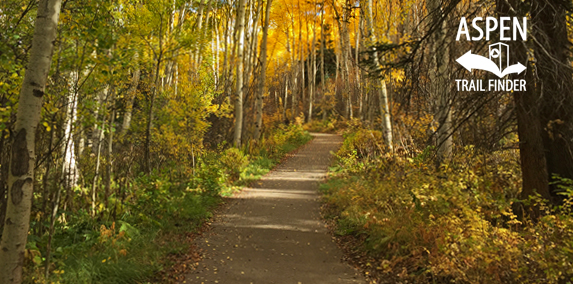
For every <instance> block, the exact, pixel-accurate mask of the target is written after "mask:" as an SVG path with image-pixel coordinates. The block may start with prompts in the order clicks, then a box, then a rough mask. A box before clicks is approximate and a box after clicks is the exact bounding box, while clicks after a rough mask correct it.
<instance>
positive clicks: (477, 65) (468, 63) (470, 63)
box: [456, 50, 526, 78]
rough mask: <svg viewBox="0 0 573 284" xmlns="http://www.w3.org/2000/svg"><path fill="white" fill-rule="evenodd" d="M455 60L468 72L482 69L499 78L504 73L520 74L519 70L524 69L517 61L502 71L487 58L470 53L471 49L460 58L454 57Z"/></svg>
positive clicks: (503, 75) (504, 74)
mask: <svg viewBox="0 0 573 284" xmlns="http://www.w3.org/2000/svg"><path fill="white" fill-rule="evenodd" d="M498 56H499V55H498ZM456 62H458V63H459V64H460V65H462V66H463V67H464V68H466V69H467V70H468V71H470V72H472V69H478V70H484V71H488V72H490V73H493V74H495V75H496V76H497V77H499V78H503V77H505V76H506V75H508V74H512V73H517V74H521V72H523V71H524V70H525V69H526V67H525V66H523V64H521V63H519V62H518V63H517V64H513V65H511V66H508V67H507V68H505V69H504V70H503V72H502V71H501V70H499V67H497V65H496V64H495V63H494V62H493V61H491V60H490V59H489V58H487V57H483V56H481V55H477V54H472V51H471V50H470V51H468V52H466V53H465V54H464V55H462V56H461V57H460V58H458V59H456Z"/></svg>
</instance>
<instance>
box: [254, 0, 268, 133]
mask: <svg viewBox="0 0 573 284" xmlns="http://www.w3.org/2000/svg"><path fill="white" fill-rule="evenodd" d="M271 4H272V0H267V7H266V8H265V25H264V26H263V39H262V42H261V56H260V58H261V76H260V77H259V81H258V83H259V85H258V90H257V98H256V101H255V111H256V119H255V137H254V138H255V140H257V141H258V140H259V139H260V137H261V128H262V126H263V93H264V90H265V80H266V75H267V37H268V31H269V17H270V13H271Z"/></svg>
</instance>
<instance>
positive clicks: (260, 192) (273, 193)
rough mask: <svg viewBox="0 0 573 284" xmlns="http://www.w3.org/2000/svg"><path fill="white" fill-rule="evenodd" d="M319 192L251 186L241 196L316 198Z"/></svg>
mask: <svg viewBox="0 0 573 284" xmlns="http://www.w3.org/2000/svg"><path fill="white" fill-rule="evenodd" d="M317 196H318V195H317V193H316V191H314V190H308V191H304V190H279V189H266V188H249V189H247V190H246V191H245V192H244V193H243V194H242V195H241V196H240V197H245V198H255V197H260V198H285V199H315V198H316V197H317Z"/></svg>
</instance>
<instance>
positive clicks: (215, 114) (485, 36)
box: [0, 0, 573, 284]
mask: <svg viewBox="0 0 573 284" xmlns="http://www.w3.org/2000/svg"><path fill="white" fill-rule="evenodd" d="M571 12H573V2H571V1H553V0H519V1H517V0H495V1H494V0H480V1H462V0H406V1H395V0H367V1H355V2H352V1H339V0H328V1H327V0H312V1H309V0H274V1H272V0H236V1H213V0H195V1H188V0H117V1H105V0H76V1H68V0H3V1H2V2H0V31H1V32H0V220H2V222H0V232H1V243H0V283H1V284H4V283H146V282H161V281H174V280H173V279H176V276H174V275H175V274H177V273H178V272H177V271H174V269H173V267H178V266H176V265H175V264H174V263H177V262H178V261H179V260H178V259H179V258H173V257H172V256H174V255H181V254H185V252H187V250H188V240H187V239H188V238H191V235H192V234H193V232H197V231H198V230H200V229H201V227H203V226H205V224H207V222H208V220H209V218H210V217H211V216H212V214H213V210H215V208H217V206H218V205H219V204H220V203H221V200H222V197H224V196H229V195H231V194H233V193H234V192H236V191H239V190H240V189H241V187H243V186H247V185H249V183H251V182H253V181H255V180H257V179H258V178H260V177H261V176H262V175H264V174H266V173H267V172H269V171H270V170H271V169H272V168H273V167H274V166H275V165H277V164H278V163H280V161H281V160H282V159H283V158H284V157H285V155H287V154H288V153H289V152H291V151H293V150H295V149H297V148H298V147H299V146H301V145H304V144H305V143H307V142H308V141H309V140H310V139H312V138H311V136H310V135H309V133H308V132H331V133H335V132H336V133H339V134H341V135H343V137H344V143H343V145H342V146H341V148H340V150H339V151H338V152H336V153H334V154H335V156H336V161H335V163H334V164H333V166H332V167H331V168H330V171H331V173H330V177H329V179H328V180H327V181H326V182H325V184H324V185H323V186H322V189H321V193H322V194H323V197H324V198H323V201H324V206H323V215H324V217H325V219H326V220H327V222H328V223H329V224H331V225H332V228H333V229H332V230H333V233H334V234H335V236H337V238H339V239H340V242H342V243H343V245H342V246H343V247H345V250H346V251H347V252H348V253H349V254H354V255H355V257H354V258H353V259H356V260H355V261H354V264H355V265H356V266H357V267H360V269H362V271H363V273H364V275H366V276H368V277H369V279H370V281H371V282H372V283H570V282H573V217H572V214H573V69H572V67H573V66H572V63H571V62H570V58H571V56H572V53H571V44H570V39H571V38H573V30H572V29H571V24H572V22H571ZM499 43H501V45H497V46H500V48H499V49H496V47H495V46H496V45H495V44H499ZM503 48H505V49H504V50H502V49H503ZM488 52H489V56H488ZM498 52H501V54H500V53H498ZM498 58H499V60H498ZM480 60H481V61H480ZM496 60H497V61H496ZM486 61H487V62H486ZM476 62H478V63H476ZM480 62H481V63H480ZM495 62H499V63H495ZM504 62H505V63H504ZM486 63H487V64H490V65H488V67H487V68H486V67H484V66H486V65H487V64H486ZM472 64H473V65H472ZM480 64H481V65H480ZM491 64H493V67H491V66H492V65H491ZM496 64H498V65H496ZM490 67H491V68H490ZM492 68H493V69H492ZM504 69H505V70H504ZM504 71H505V72H504ZM503 72H504V73H503ZM502 73H503V74H502ZM502 75H503V76H502ZM185 269H189V267H187V268H185Z"/></svg>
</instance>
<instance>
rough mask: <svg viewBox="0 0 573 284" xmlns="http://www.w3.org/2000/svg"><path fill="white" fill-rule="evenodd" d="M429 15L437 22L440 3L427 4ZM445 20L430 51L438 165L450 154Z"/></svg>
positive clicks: (449, 100)
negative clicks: (435, 104) (436, 125)
mask: <svg viewBox="0 0 573 284" xmlns="http://www.w3.org/2000/svg"><path fill="white" fill-rule="evenodd" d="M428 4H429V5H428V6H429V9H430V13H433V15H434V21H439V20H440V19H441V18H442V17H443V16H444V15H443V13H442V11H441V9H442V7H441V1H440V0H431V1H429V3H428ZM447 22H448V21H447V20H445V21H443V22H442V27H441V29H437V30H436V31H435V33H434V35H433V38H434V40H433V43H432V49H433V52H432V54H434V55H435V56H434V57H433V58H432V60H433V62H432V64H431V65H432V68H433V69H434V72H430V81H431V84H432V85H433V88H432V89H433V92H434V94H432V95H433V96H434V97H435V98H436V101H437V107H436V114H435V120H436V121H437V122H438V129H437V131H436V138H437V139H436V142H437V160H438V163H441V162H443V161H444V160H446V159H448V158H449V157H450V156H451V154H452V146H453V139H452V133H451V131H452V109H451V108H452V104H451V99H450V88H449V86H450V84H449V83H448V82H449V81H450V80H449V76H448V75H449V69H448V68H449V62H450V40H449V39H448V35H447V29H448V26H447Z"/></svg>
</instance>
